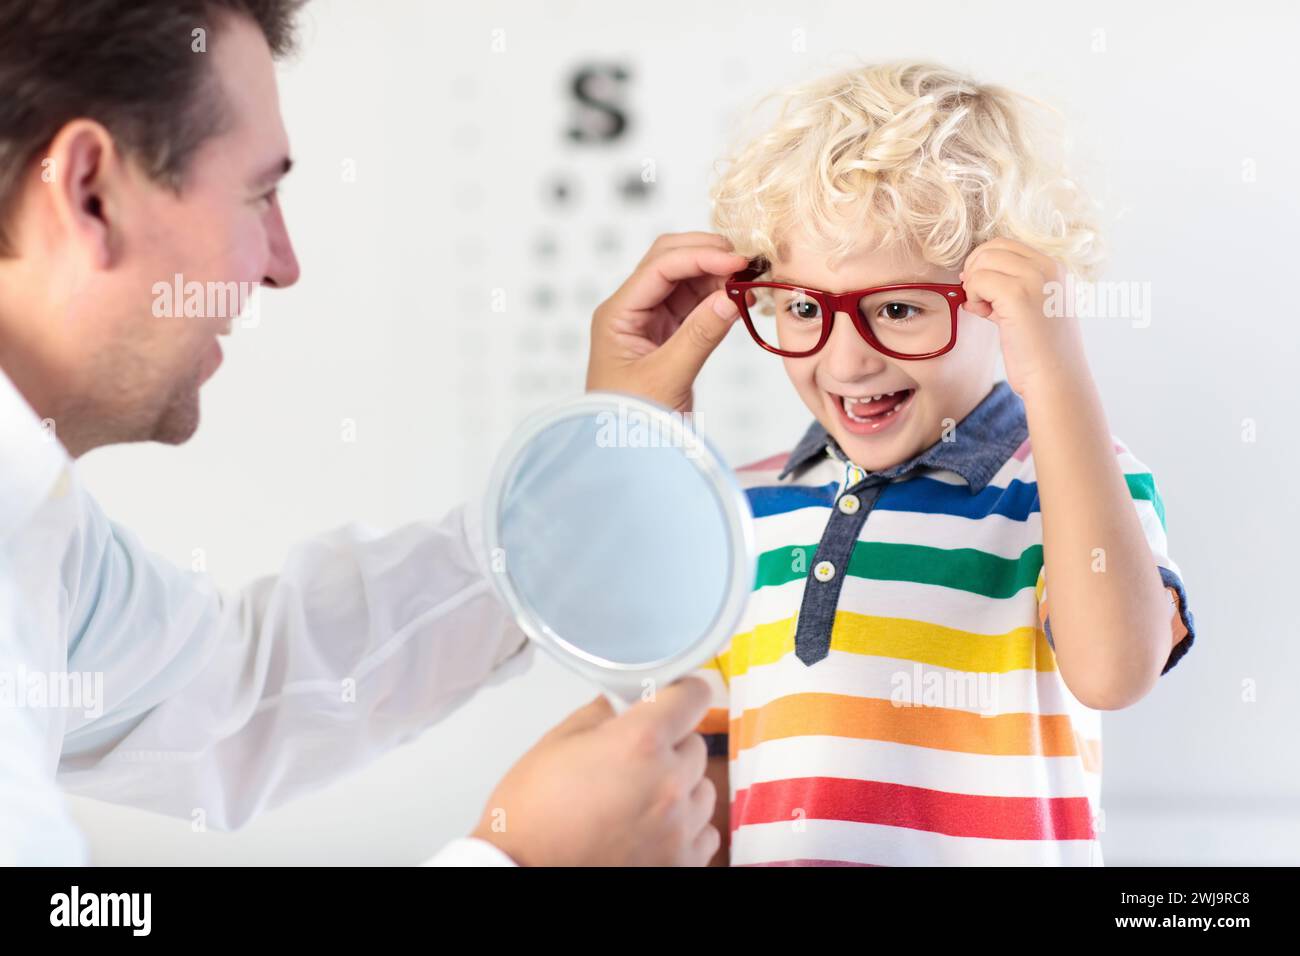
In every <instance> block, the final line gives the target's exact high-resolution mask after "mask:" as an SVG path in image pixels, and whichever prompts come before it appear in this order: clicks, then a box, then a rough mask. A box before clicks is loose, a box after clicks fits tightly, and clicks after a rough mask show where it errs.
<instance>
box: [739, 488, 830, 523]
mask: <svg viewBox="0 0 1300 956" xmlns="http://www.w3.org/2000/svg"><path fill="white" fill-rule="evenodd" d="M839 489H840V484H839V482H838V481H832V482H830V483H829V484H825V485H772V486H767V487H761V488H748V489H746V490H745V494H746V495H748V496H749V506H750V507H751V508H753V509H754V517H755V518H766V517H768V516H769V515H779V514H785V513H786V512H787V511H798V510H799V509H800V508H817V507H821V508H829V507H830V506H831V505H833V504H835V495H836V493H837V492H838V491H839Z"/></svg>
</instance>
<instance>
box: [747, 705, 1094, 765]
mask: <svg viewBox="0 0 1300 956" xmlns="http://www.w3.org/2000/svg"><path fill="white" fill-rule="evenodd" d="M808 735H821V736H832V737H854V738H857V739H860V740H883V741H888V742H891V743H899V744H910V745H911V746H914V747H930V748H933V749H936V750H952V751H957V752H959V753H971V754H1001V755H1006V756H1016V755H1019V756H1037V755H1041V756H1044V757H1070V756H1074V755H1076V754H1077V753H1078V752H1079V750H1078V747H1077V746H1076V744H1075V733H1074V729H1073V727H1072V726H1071V724H1070V718H1069V717H1068V716H1066V715H1064V714H1023V713H1022V714H999V715H997V716H993V717H982V716H980V715H979V714H976V713H970V712H968V711H962V710H951V709H949V708H945V707H899V706H896V705H895V704H894V702H893V701H890V700H883V699H881V698H877V697H851V696H848V695H845V694H791V695H790V696H788V697H780V698H777V699H776V700H774V701H772V702H771V703H769V704H767V705H766V706H764V707H761V708H758V709H756V710H746V711H745V712H744V713H742V714H741V716H740V717H738V718H736V719H734V720H732V721H731V726H730V741H729V748H730V751H731V757H732V759H735V757H736V756H737V755H738V754H739V752H740V751H741V750H747V749H749V748H751V747H754V746H757V745H758V744H760V743H762V742H764V741H766V740H780V739H784V738H787V737H801V736H808ZM1098 759H1100V755H1098ZM1086 762H1087V761H1086V758H1085V763H1086Z"/></svg>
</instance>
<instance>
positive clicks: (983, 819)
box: [700, 382, 1193, 865]
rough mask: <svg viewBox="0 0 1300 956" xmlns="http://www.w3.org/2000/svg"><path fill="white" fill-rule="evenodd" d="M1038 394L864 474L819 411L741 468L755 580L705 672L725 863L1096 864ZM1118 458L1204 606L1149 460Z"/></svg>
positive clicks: (1093, 743) (1091, 751)
mask: <svg viewBox="0 0 1300 956" xmlns="http://www.w3.org/2000/svg"><path fill="white" fill-rule="evenodd" d="M1028 434H1029V430H1028V426H1027V424H1026V420H1025V413H1024V404H1023V403H1022V401H1021V399H1020V397H1019V396H1018V395H1016V394H1015V392H1013V391H1012V390H1011V388H1010V386H1009V385H1007V383H1006V382H999V383H998V384H997V385H996V386H995V387H994V388H993V389H992V391H990V393H989V394H988V395H987V396H986V397H985V398H984V400H983V401H982V402H981V403H980V404H979V405H978V406H977V407H976V408H975V409H974V410H973V411H972V412H971V413H970V414H969V415H968V416H967V417H966V418H965V419H963V420H962V421H961V422H960V423H958V425H957V426H956V428H955V429H953V430H952V431H951V432H950V434H949V435H948V436H947V437H946V439H945V440H943V441H940V442H937V443H935V444H934V445H933V446H932V447H930V448H929V449H927V450H926V451H924V452H923V453H922V454H920V455H918V456H916V457H915V458H913V459H912V460H910V461H907V462H904V463H903V464H900V465H898V466H895V467H893V468H890V469H887V470H885V471H880V472H872V473H868V472H864V471H863V470H862V469H860V468H858V467H857V466H856V465H854V464H853V463H852V462H850V461H848V460H846V458H845V456H844V454H843V452H842V451H841V450H840V448H839V446H838V445H837V443H836V442H835V441H834V439H833V438H831V437H830V436H829V435H828V434H827V432H826V431H825V429H823V428H822V426H821V425H820V424H814V425H813V426H812V427H811V428H809V429H808V431H807V433H806V434H805V435H804V437H803V439H802V440H801V441H800V442H799V444H798V445H797V447H796V448H795V449H794V451H793V452H791V453H790V454H788V455H779V456H776V457H774V458H771V459H767V460H765V461H762V462H759V463H757V464H755V465H751V466H749V467H748V468H744V469H741V470H740V472H739V475H740V478H741V481H742V484H743V485H744V487H745V489H746V493H747V494H748V496H749V501H750V504H751V505H752V506H753V510H754V516H755V519H756V520H755V525H756V534H757V540H758V547H759V559H758V573H757V579H756V581H755V584H754V594H753V597H752V598H751V599H750V602H749V605H748V607H747V609H746V611H745V615H744V618H743V619H742V622H741V625H740V627H739V629H738V633H736V634H735V635H734V636H733V637H732V639H731V642H730V644H729V646H728V647H727V649H726V650H725V651H724V652H723V653H722V654H720V655H719V656H718V657H717V658H715V659H714V660H713V661H712V662H711V663H710V664H709V665H708V666H707V667H706V668H704V669H703V670H702V671H701V674H702V676H704V677H705V679H706V680H708V681H709V683H710V685H711V686H712V688H713V691H714V697H715V699H714V704H713V708H712V709H711V710H710V712H709V714H708V715H707V717H706V718H705V721H704V723H703V724H702V725H701V727H700V731H701V732H702V733H703V734H704V735H705V738H706V740H707V741H708V743H709V750H710V753H712V754H726V755H727V756H728V758H729V759H728V768H729V775H730V791H731V792H730V799H731V863H732V865H873V864H876V865H908V864H920V865H927V864H939V865H950V864H951V865H962V864H980V865H1000V864H1009V865H1021V864H1025V865H1039V864H1070V865H1088V864H1100V863H1101V853H1100V847H1099V844H1098V841H1097V831H1098V828H1099V826H1100V824H1099V818H1098V808H1099V800H1100V792H1101V720H1100V717H1101V715H1100V712H1098V711H1095V710H1092V709H1090V708H1087V707H1085V706H1083V705H1082V704H1080V703H1079V702H1078V701H1077V700H1076V699H1075V698H1074V696H1073V695H1072V694H1071V693H1070V691H1069V688H1067V687H1066V685H1065V682H1064V681H1063V680H1062V679H1061V675H1060V673H1059V672H1058V670H1057V667H1056V659H1055V654H1054V652H1053V649H1052V639H1051V622H1050V618H1049V615H1048V601H1047V590H1046V586H1045V581H1044V575H1043V532H1042V518H1041V515H1040V512H1039V505H1038V488H1037V485H1036V483H1035V478H1034V459H1033V454H1032V451H1031V449H1030V445H1029V441H1028ZM1115 453H1116V455H1117V458H1118V461H1119V464H1120V466H1121V468H1122V470H1123V473H1124V477H1125V480H1126V481H1127V483H1128V487H1129V490H1130V493H1131V495H1132V499H1133V504H1134V507H1135V508H1136V509H1137V512H1138V515H1139V517H1140V518H1141V521H1142V527H1143V529H1144V530H1145V532H1146V537H1147V541H1148V542H1149V543H1150V545H1151V550H1152V552H1153V554H1154V556H1155V560H1156V563H1157V564H1158V566H1159V569H1160V574H1161V577H1162V579H1163V581H1164V583H1165V585H1166V588H1167V590H1168V593H1169V595H1170V601H1171V605H1172V606H1171V615H1170V617H1171V628H1172V630H1173V633H1172V635H1171V646H1172V648H1173V650H1172V652H1171V654H1170V657H1169V661H1168V663H1167V664H1166V666H1165V671H1168V670H1169V668H1170V667H1172V666H1173V665H1174V663H1175V662H1176V661H1177V660H1178V659H1179V658H1180V657H1181V656H1182V655H1183V654H1184V653H1186V651H1187V650H1188V648H1189V647H1190V645H1191V643H1192V639H1193V621H1192V617H1191V614H1190V613H1189V612H1188V610H1187V604H1186V596H1185V593H1184V591H1183V585H1182V581H1181V579H1180V575H1179V571H1178V568H1177V566H1176V565H1175V564H1174V563H1173V561H1171V560H1170V558H1169V556H1168V553H1167V545H1166V539H1165V526H1164V521H1165V516H1164V506H1163V504H1162V502H1161V500H1160V495H1159V494H1158V492H1157V491H1156V486H1155V481H1154V479H1153V477H1152V475H1151V473H1150V472H1149V471H1148V470H1147V469H1146V468H1145V467H1143V465H1142V464H1141V463H1140V462H1138V460H1137V459H1136V458H1134V457H1133V456H1132V455H1131V454H1130V453H1129V451H1128V450H1127V449H1126V448H1125V447H1124V446H1123V445H1122V444H1119V443H1118V442H1117V443H1116V445H1115Z"/></svg>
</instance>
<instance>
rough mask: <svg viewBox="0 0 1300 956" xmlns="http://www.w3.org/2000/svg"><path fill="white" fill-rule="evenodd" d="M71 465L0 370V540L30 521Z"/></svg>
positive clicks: (51, 433) (64, 453)
mask: <svg viewBox="0 0 1300 956" xmlns="http://www.w3.org/2000/svg"><path fill="white" fill-rule="evenodd" d="M70 464H71V459H69V458H68V453H67V452H66V451H65V450H64V448H63V445H62V444H60V442H59V441H58V439H57V437H56V436H55V432H54V431H53V430H52V429H49V428H46V427H45V426H44V425H43V424H42V423H41V420H40V419H39V418H37V417H36V412H35V411H33V410H32V407H31V406H30V405H28V404H27V400H26V399H25V398H23V396H22V395H21V394H20V393H19V391H18V389H17V388H15V387H14V383H13V382H11V381H10V380H9V376H8V375H6V374H5V373H4V370H3V369H0V541H2V540H4V539H5V538H6V537H8V536H9V535H10V534H11V533H12V532H14V531H15V530H17V529H18V528H20V527H22V526H23V525H24V524H26V523H27V521H28V520H29V519H30V518H31V517H32V515H33V514H35V512H36V510H37V509H38V508H39V507H40V506H41V504H43V503H44V501H45V500H46V498H48V497H49V495H50V492H51V491H52V490H53V488H54V486H55V483H56V482H58V480H59V479H60V477H61V476H62V475H63V474H64V472H65V470H66V469H67V468H68V466H69V465H70Z"/></svg>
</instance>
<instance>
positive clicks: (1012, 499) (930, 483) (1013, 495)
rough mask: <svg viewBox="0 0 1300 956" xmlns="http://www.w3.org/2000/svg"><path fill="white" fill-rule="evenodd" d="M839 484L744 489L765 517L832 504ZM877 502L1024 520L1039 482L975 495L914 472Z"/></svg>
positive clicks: (887, 489)
mask: <svg viewBox="0 0 1300 956" xmlns="http://www.w3.org/2000/svg"><path fill="white" fill-rule="evenodd" d="M839 488H840V486H839V482H835V481H832V482H829V483H828V484H825V485H769V486H764V487H758V488H749V489H747V490H746V492H745V494H747V495H748V496H749V504H750V507H751V508H753V510H754V517H755V518H767V517H770V516H772V515H779V514H785V513H787V512H790V511H797V510H799V509H800V508H830V507H831V506H833V505H834V504H835V498H836V495H837V494H838V492H839ZM875 508H876V509H877V510H881V509H883V510H885V511H912V512H917V513H920V514H945V515H954V516H956V517H959V518H974V519H979V518H986V517H988V516H989V515H991V514H997V515H1002V516H1003V517H1006V518H1010V519H1012V520H1013V521H1024V520H1025V519H1026V518H1028V517H1029V516H1030V515H1031V514H1033V513H1034V512H1036V511H1038V483H1037V482H1033V481H1030V482H1024V481H1012V482H1011V484H1009V485H1008V486H1007V487H1005V488H999V487H996V486H994V485H989V486H988V487H986V488H985V489H984V490H983V491H981V492H980V493H979V494H975V495H973V494H971V493H970V487H969V486H968V485H952V484H948V483H947V482H944V481H936V480H935V479H933V478H923V477H916V478H911V479H909V480H907V481H900V482H891V483H890V484H888V485H886V486H885V488H884V490H883V492H882V493H881V495H880V497H879V498H877V499H876V504H875Z"/></svg>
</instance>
